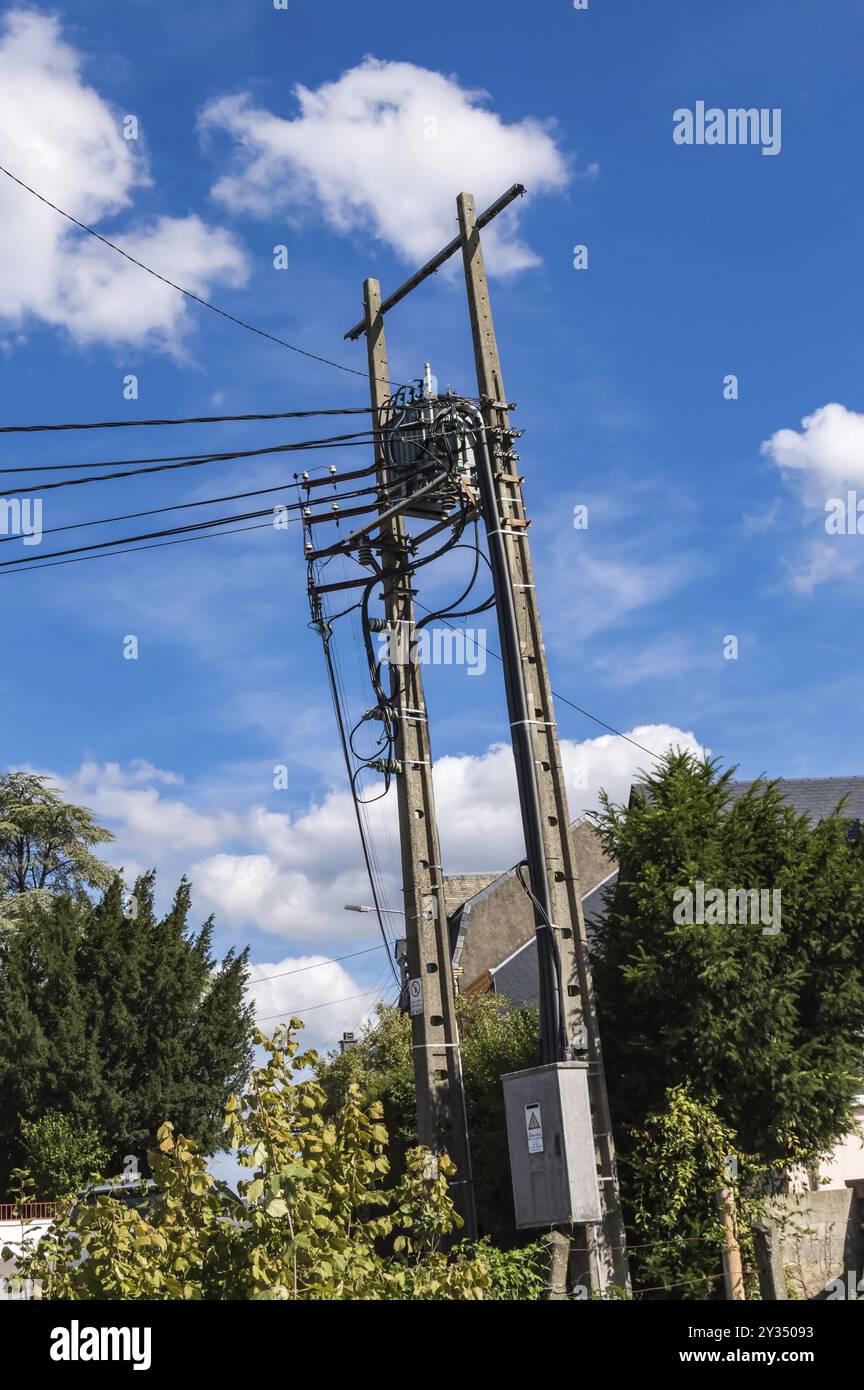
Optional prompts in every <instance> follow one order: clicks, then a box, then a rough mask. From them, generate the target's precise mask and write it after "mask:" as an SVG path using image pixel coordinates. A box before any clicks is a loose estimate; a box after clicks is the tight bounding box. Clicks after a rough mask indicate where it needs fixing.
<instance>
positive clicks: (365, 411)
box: [0, 170, 372, 434]
mask: <svg viewBox="0 0 864 1390" xmlns="http://www.w3.org/2000/svg"><path fill="white" fill-rule="evenodd" d="M3 172H4V173H5V170H3ZM371 413H372V407H371V405H352V406H339V407H333V408H331V409H328V410H276V411H270V412H269V413H267V414H257V415H191V416H186V417H184V418H183V419H179V420H93V421H88V422H87V423H86V424H63V425H0V434H39V433H45V432H47V431H55V430H128V429H133V428H134V427H136V426H141V425H220V424H224V423H226V422H229V423H230V422H232V421H237V420H304V419H307V418H308V417H309V416H311V415H370V414H371Z"/></svg>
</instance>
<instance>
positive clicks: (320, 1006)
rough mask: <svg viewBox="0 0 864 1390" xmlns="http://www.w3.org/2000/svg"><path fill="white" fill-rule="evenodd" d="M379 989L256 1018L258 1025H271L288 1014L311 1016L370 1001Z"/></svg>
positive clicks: (375, 988) (366, 990) (374, 988)
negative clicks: (335, 1006)
mask: <svg viewBox="0 0 864 1390" xmlns="http://www.w3.org/2000/svg"><path fill="white" fill-rule="evenodd" d="M377 992H378V987H377V985H376V986H373V988H372V989H364V990H363V991H362V992H361V993H360V994H346V995H345V997H344V999H328V1000H327V1001H326V1002H325V1003H324V1004H308V1005H302V1006H301V1007H300V1008H294V1009H280V1011H279V1013H278V1014H265V1015H264V1017H263V1018H256V1020H255V1022H256V1023H269V1022H270V1020H271V1019H273V1018H285V1016H286V1015H287V1014H298V1015H299V1014H311V1013H312V1012H313V1010H314V1009H329V1008H331V1007H332V1005H334V1004H347V1003H348V1002H349V1000H351V999H368V998H369V995H370V994H377Z"/></svg>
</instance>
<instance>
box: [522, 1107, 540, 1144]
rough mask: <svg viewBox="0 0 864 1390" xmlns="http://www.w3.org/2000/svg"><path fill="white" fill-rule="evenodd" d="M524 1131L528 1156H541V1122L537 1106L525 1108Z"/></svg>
mask: <svg viewBox="0 0 864 1390" xmlns="http://www.w3.org/2000/svg"><path fill="white" fill-rule="evenodd" d="M525 1130H526V1132H527V1135H528V1152H529V1154H542V1152H543V1120H542V1119H541V1117H540V1106H539V1105H536V1104H535V1105H526V1106H525Z"/></svg>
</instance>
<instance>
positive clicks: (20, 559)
mask: <svg viewBox="0 0 864 1390" xmlns="http://www.w3.org/2000/svg"><path fill="white" fill-rule="evenodd" d="M259 516H269V517H271V518H272V516H273V508H272V507H264V508H262V509H261V510H260V511H257V512H238V513H237V514H236V515H235V516H217V517H213V518H212V519H211V520H210V521H191V522H189V523H188V524H187V525H186V526H173V527H169V528H167V529H166V530H164V531H143V532H142V533H141V535H140V536H118V537H117V538H116V539H115V540H111V541H94V543H93V544H92V545H79V546H74V547H71V548H70V549H69V550H48V551H46V552H45V554H44V555H18V556H16V558H15V559H14V560H0V569H11V568H13V567H15V568H17V567H19V566H24V565H29V564H32V563H36V564H37V565H38V563H39V562H40V561H41V560H56V559H57V558H58V557H59V556H66V555H83V554H85V553H86V552H87V551H89V550H103V549H105V550H107V549H108V548H109V547H113V546H115V545H128V544H129V543H130V542H132V541H152V540H160V539H161V538H162V536H178V535H182V533H183V532H184V531H207V530H209V529H210V527H211V526H225V525H229V524H230V523H231V522H234V521H252V520H253V519H254V518H256V517H259ZM269 524H270V525H271V526H272V525H273V521H272V520H271V521H270V523H269Z"/></svg>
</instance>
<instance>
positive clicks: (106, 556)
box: [0, 516, 301, 579]
mask: <svg viewBox="0 0 864 1390" xmlns="http://www.w3.org/2000/svg"><path fill="white" fill-rule="evenodd" d="M288 520H289V521H300V520H301V518H300V517H299V516H290V517H288ZM274 529H275V528H274V526H273V523H272V521H259V522H256V523H255V525H254V526H235V527H234V528H233V530H231V531H208V532H207V533H206V534H205V535H203V536H182V537H180V539H179V540H174V541H156V542H154V543H153V544H152V545H133V546H130V548H129V549H128V550H108V551H104V552H103V553H102V554H101V555H79V556H78V558H77V559H74V560H49V561H48V563H47V564H38V565H31V566H30V567H29V568H28V569H27V570H26V571H23V572H24V573H26V574H31V573H32V572H33V571H34V570H53V569H56V568H57V567H58V566H59V565H82V564H85V563H86V562H87V561H88V560H110V559H111V558H112V557H113V556H114V555H137V553H138V551H139V550H162V549H163V547H164V546H167V545H189V544H190V543H191V542H192V541H212V540H215V539H216V537H217V536H236V535H239V533H240V532H241V531H272V530H274ZM20 573H22V571H21V570H20V569H7V570H6V571H5V572H4V571H0V579H6V578H8V577H9V575H10V574H20Z"/></svg>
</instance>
